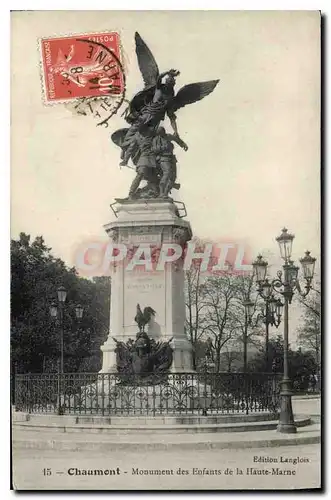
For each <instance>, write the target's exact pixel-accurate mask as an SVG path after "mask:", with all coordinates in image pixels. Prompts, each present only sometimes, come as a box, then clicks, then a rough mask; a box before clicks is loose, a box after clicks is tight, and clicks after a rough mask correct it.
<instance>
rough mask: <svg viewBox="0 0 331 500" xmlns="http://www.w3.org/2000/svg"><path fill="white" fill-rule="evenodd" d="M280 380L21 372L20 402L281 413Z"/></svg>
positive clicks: (84, 409)
mask: <svg viewBox="0 0 331 500" xmlns="http://www.w3.org/2000/svg"><path fill="white" fill-rule="evenodd" d="M279 380H280V375H279V374H276V373H246V374H245V373H204V374H201V373H199V374H198V373H176V374H174V373H172V374H169V375H167V376H166V377H163V378H157V377H156V376H152V377H151V376H149V377H148V383H146V384H143V383H141V382H138V381H136V382H134V381H132V378H131V377H130V378H127V377H126V376H125V375H119V374H115V373H65V374H62V375H60V374H54V373H51V374H26V375H16V380H15V407H16V410H17V411H26V412H30V413H60V414H74V415H165V414H168V415H182V414H196V413H199V412H200V413H202V414H208V415H209V414H229V413H246V414H248V413H255V412H275V413H276V412H277V411H278V409H279Z"/></svg>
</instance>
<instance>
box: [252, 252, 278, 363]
mask: <svg viewBox="0 0 331 500" xmlns="http://www.w3.org/2000/svg"><path fill="white" fill-rule="evenodd" d="M267 267H268V262H267V261H264V260H263V258H262V255H258V257H257V259H256V260H255V261H254V262H253V269H254V271H255V274H256V277H257V283H258V288H257V291H258V294H259V296H260V297H261V298H262V299H263V300H264V303H265V307H264V309H263V311H262V313H260V314H258V316H257V318H256V326H257V324H258V322H259V320H261V321H262V322H263V323H264V324H265V371H266V372H268V371H269V370H270V359H269V358H270V356H269V326H275V327H276V328H278V327H279V325H280V323H281V317H282V308H283V306H284V304H283V303H282V301H281V300H280V299H276V298H275V295H274V293H273V286H272V283H270V282H269V280H268V279H267V278H266V273H267ZM250 321H251V323H252V315H251V316H250Z"/></svg>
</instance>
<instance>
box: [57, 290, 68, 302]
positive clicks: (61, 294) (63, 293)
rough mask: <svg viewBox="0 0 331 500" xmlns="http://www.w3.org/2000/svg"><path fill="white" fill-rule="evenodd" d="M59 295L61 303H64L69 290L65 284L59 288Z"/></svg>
mask: <svg viewBox="0 0 331 500" xmlns="http://www.w3.org/2000/svg"><path fill="white" fill-rule="evenodd" d="M57 297H58V300H59V303H60V304H64V302H65V301H66V298H67V290H66V289H65V288H64V286H60V287H59V288H58V289H57Z"/></svg>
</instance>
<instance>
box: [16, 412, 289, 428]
mask: <svg viewBox="0 0 331 500" xmlns="http://www.w3.org/2000/svg"><path fill="white" fill-rule="evenodd" d="M278 418H279V414H273V413H264V412H260V413H250V414H249V415H246V414H245V413H242V414H231V413H228V414H214V415H207V416H201V414H196V415H194V414H193V415H192V414H187V415H185V414H184V415H183V414H181V415H169V414H167V415H155V416H149V415H133V416H128V415H125V414H123V415H116V416H100V415H89V414H87V415H84V414H79V415H54V414H45V413H23V412H15V413H12V420H13V422H25V421H29V422H31V423H40V424H43V425H44V424H45V423H47V422H50V423H52V424H53V423H54V424H59V425H62V426H66V425H76V424H92V425H94V424H96V425H104V424H106V425H110V424H111V425H116V424H121V425H123V424H124V422H125V425H165V424H173V425H187V424H196V425H198V424H204V425H206V424H218V423H224V424H226V423H231V424H233V423H237V422H240V423H243V422H260V421H270V420H277V419H278Z"/></svg>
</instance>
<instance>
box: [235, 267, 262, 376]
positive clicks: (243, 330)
mask: <svg viewBox="0 0 331 500" xmlns="http://www.w3.org/2000/svg"><path fill="white" fill-rule="evenodd" d="M234 287H235V298H236V308H235V310H234V312H233V315H234V323H235V324H236V325H237V326H236V328H237V331H236V334H237V335H236V337H237V342H240V343H241V344H242V350H243V367H244V369H245V368H246V367H247V351H248V346H249V345H253V346H255V347H257V348H260V347H261V337H263V335H264V332H263V330H262V328H261V326H258V325H255V326H253V325H251V324H250V320H249V318H248V315H247V311H246V307H245V302H246V301H248V300H249V301H251V302H253V303H254V309H253V311H252V313H253V314H252V316H253V315H254V313H255V312H256V311H257V310H258V309H260V308H261V307H262V303H263V300H262V299H261V298H260V297H259V295H258V294H257V292H256V290H255V282H254V277H253V275H252V274H251V275H240V276H237V277H236V279H235V281H234Z"/></svg>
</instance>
